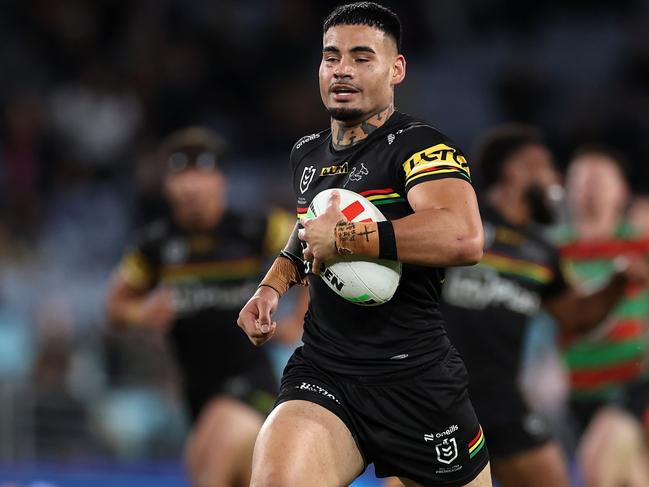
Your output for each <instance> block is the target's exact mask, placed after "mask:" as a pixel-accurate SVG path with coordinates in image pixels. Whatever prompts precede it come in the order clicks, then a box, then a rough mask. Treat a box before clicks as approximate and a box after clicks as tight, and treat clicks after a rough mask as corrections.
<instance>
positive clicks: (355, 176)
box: [345, 162, 370, 186]
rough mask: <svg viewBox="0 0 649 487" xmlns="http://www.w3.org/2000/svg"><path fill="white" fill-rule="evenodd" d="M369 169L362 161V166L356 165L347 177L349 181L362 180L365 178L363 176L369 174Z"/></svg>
mask: <svg viewBox="0 0 649 487" xmlns="http://www.w3.org/2000/svg"><path fill="white" fill-rule="evenodd" d="M369 173H370V172H369V170H368V169H367V168H366V167H365V164H363V163H362V162H361V167H360V168H359V167H357V166H354V167H353V168H352V170H351V172H350V173H349V176H348V177H347V183H349V182H350V181H360V180H361V179H363V176H367V175H368V174H369ZM347 183H345V186H347Z"/></svg>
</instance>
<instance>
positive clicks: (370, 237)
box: [334, 221, 398, 260]
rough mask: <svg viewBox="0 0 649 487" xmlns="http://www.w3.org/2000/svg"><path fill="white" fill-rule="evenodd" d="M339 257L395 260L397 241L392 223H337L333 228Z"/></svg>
mask: <svg viewBox="0 0 649 487" xmlns="http://www.w3.org/2000/svg"><path fill="white" fill-rule="evenodd" d="M334 237H335V244H336V251H337V252H338V254H339V255H350V254H355V255H364V256H367V257H374V258H377V259H388V260H398V259H397V241H396V238H395V236H394V227H393V226H392V222H390V221H384V222H378V223H377V222H348V221H339V222H338V223H337V224H336V226H335V227H334Z"/></svg>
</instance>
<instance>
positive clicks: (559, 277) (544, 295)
mask: <svg viewBox="0 0 649 487" xmlns="http://www.w3.org/2000/svg"><path fill="white" fill-rule="evenodd" d="M551 269H552V274H553V278H552V280H551V281H550V282H548V283H547V284H546V285H545V286H544V287H543V288H542V289H541V291H540V296H541V299H543V300H544V301H547V300H549V299H552V298H555V297H557V296H559V295H560V294H562V293H563V292H565V291H566V289H568V286H569V285H568V282H567V280H566V277H565V276H564V274H563V269H562V266H561V257H560V255H559V252H558V251H554V252H553V256H552V261H551Z"/></svg>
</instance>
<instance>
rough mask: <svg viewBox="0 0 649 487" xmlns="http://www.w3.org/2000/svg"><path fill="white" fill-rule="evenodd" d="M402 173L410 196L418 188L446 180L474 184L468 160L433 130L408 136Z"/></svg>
mask: <svg viewBox="0 0 649 487" xmlns="http://www.w3.org/2000/svg"><path fill="white" fill-rule="evenodd" d="M400 142H401V143H402V144H403V148H402V149H401V150H400V151H399V152H400V156H401V159H400V161H402V162H400V164H399V167H398V169H397V170H398V171H399V175H400V178H401V179H402V181H403V182H404V186H405V188H406V192H408V191H410V189H412V188H413V187H414V186H416V185H417V184H420V183H423V182H426V181H432V180H437V179H445V178H457V179H463V180H465V181H468V182H469V183H470V182H471V171H470V169H469V164H468V162H467V160H466V157H465V156H464V154H463V153H462V151H461V150H460V149H459V147H457V145H456V144H455V143H454V142H453V141H451V140H450V139H448V138H447V137H445V136H444V135H442V134H441V133H439V132H438V131H437V130H435V129H434V128H432V127H429V126H419V127H415V128H412V129H410V130H408V131H407V132H404V134H403V138H402V141H400Z"/></svg>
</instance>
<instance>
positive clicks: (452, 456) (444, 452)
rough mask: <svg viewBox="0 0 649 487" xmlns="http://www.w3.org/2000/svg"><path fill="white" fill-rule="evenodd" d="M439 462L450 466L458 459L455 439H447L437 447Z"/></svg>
mask: <svg viewBox="0 0 649 487" xmlns="http://www.w3.org/2000/svg"><path fill="white" fill-rule="evenodd" d="M435 451H436V452H437V460H438V461H439V462H441V463H445V464H446V465H449V464H451V463H453V462H454V461H455V460H456V459H457V442H456V441H455V438H446V439H444V441H442V442H441V443H438V444H437V445H435Z"/></svg>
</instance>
